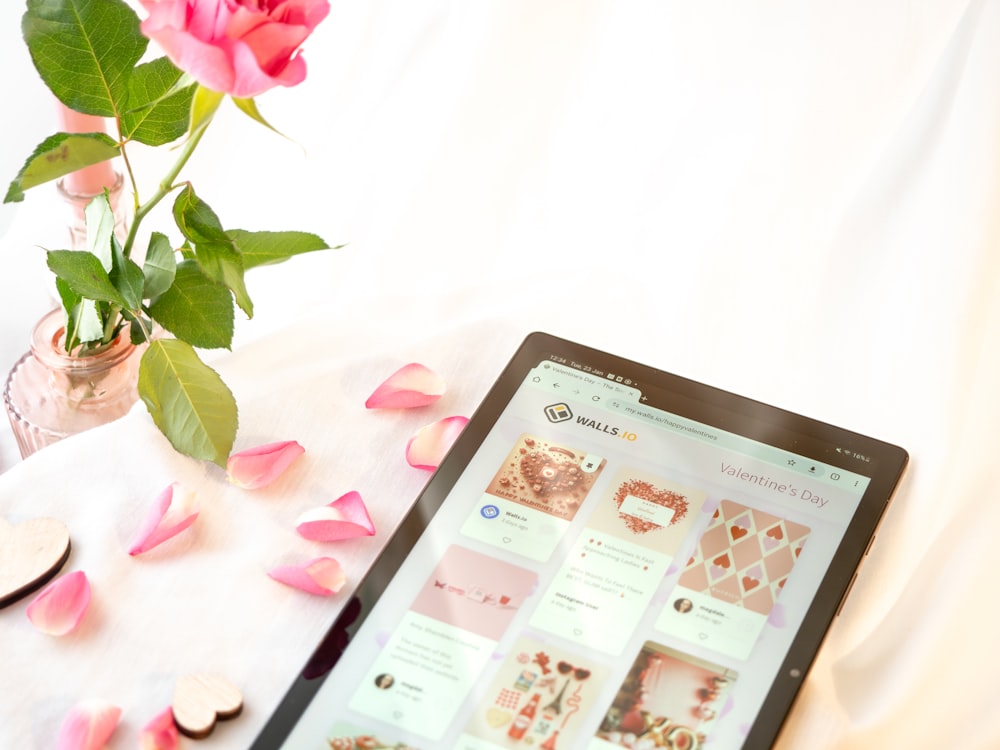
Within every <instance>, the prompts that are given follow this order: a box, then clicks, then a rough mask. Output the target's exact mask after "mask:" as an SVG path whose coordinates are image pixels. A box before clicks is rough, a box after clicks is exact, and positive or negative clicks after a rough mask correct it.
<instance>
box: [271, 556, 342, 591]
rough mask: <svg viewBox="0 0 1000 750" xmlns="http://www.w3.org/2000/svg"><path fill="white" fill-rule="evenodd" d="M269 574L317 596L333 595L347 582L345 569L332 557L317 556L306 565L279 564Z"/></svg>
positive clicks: (275, 578)
mask: <svg viewBox="0 0 1000 750" xmlns="http://www.w3.org/2000/svg"><path fill="white" fill-rule="evenodd" d="M267 574H268V575H269V576H271V578H273V579H274V580H276V581H281V582H282V583H284V584H287V585H289V586H294V587H295V588H297V589H302V590H303V591H308V592H309V593H310V594H316V595H317V596H331V595H333V594H336V593H337V592H338V591H340V589H341V588H343V586H344V584H345V583H346V582H347V576H346V575H344V569H343V568H341V567H340V563H339V562H337V561H336V560H334V559H333V558H332V557H317V558H315V559H313V560H310V561H309V562H307V563H305V564H304V565H278V566H277V567H274V568H271V569H270V570H269V571H268V572H267Z"/></svg>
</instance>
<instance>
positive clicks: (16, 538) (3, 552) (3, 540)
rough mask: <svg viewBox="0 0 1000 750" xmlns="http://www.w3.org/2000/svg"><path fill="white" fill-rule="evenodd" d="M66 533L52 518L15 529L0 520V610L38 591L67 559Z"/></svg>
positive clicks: (35, 520) (67, 542) (30, 522)
mask: <svg viewBox="0 0 1000 750" xmlns="http://www.w3.org/2000/svg"><path fill="white" fill-rule="evenodd" d="M69 550H70V543H69V530H68V529H67V528H66V524H64V523H63V522H62V521H57V520H56V519H54V518H33V519H31V520H30V521H25V522H24V523H21V524H18V525H17V526H14V525H12V524H10V523H8V522H7V521H6V520H5V519H3V518H0V608H3V607H6V606H7V605H8V604H13V603H14V602H16V601H17V600H18V599H21V598H23V597H25V596H27V595H28V594H30V593H31V592H32V591H35V590H36V589H38V588H41V587H42V586H44V585H45V584H46V583H48V582H49V580H50V579H51V578H52V577H53V576H54V575H55V574H56V573H58V572H59V569H60V568H62V566H63V565H64V564H65V563H66V560H68V559H69Z"/></svg>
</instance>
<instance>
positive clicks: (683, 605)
mask: <svg viewBox="0 0 1000 750" xmlns="http://www.w3.org/2000/svg"><path fill="white" fill-rule="evenodd" d="M674 609H676V610H677V611H678V612H680V613H681V614H684V613H685V612H690V611H691V610H692V609H694V604H692V603H691V600H690V599H685V598H683V597H681V598H680V599H677V600H676V601H674Z"/></svg>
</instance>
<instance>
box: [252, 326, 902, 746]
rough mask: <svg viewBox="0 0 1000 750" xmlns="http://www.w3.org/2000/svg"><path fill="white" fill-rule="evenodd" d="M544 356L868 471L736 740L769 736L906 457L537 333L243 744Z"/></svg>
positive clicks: (667, 406)
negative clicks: (624, 378)
mask: <svg viewBox="0 0 1000 750" xmlns="http://www.w3.org/2000/svg"><path fill="white" fill-rule="evenodd" d="M553 358H554V359H555V361H560V360H565V361H566V362H573V363H586V366H589V367H593V368H597V369H599V370H602V371H604V372H616V373H627V374H628V378H629V379H630V380H632V381H633V382H635V383H637V384H638V387H639V389H640V390H641V391H642V392H643V394H644V395H647V396H648V398H649V400H648V401H647V402H646V403H648V404H649V405H650V406H655V407H656V408H659V409H663V410H665V411H668V412H671V413H673V414H676V415H679V416H683V417H687V418H689V419H692V420H695V421H698V422H702V423H705V424H708V425H711V426H714V427H718V428H721V429H724V430H727V431H729V432H732V433H736V434H738V435H743V436H745V437H749V438H752V439H755V440H760V441H762V442H766V443H768V444H770V445H773V446H775V447H778V448H782V449H785V450H788V451H790V452H793V453H797V454H800V455H802V456H806V457H808V458H811V459H813V460H816V461H820V462H823V463H825V464H829V465H833V466H839V467H840V468H843V469H845V470H850V471H854V472H856V473H861V474H865V475H866V476H870V477H871V481H870V483H869V485H868V487H867V489H866V491H865V493H864V496H863V498H862V499H861V502H860V504H859V506H858V509H857V511H856V512H855V514H854V517H853V520H852V521H851V523H850V525H849V526H848V529H847V531H846V532H845V534H844V537H843V539H842V541H841V543H840V545H839V546H838V549H837V551H836V554H835V555H834V558H833V561H832V563H831V565H830V567H829V568H828V570H827V572H826V574H825V575H824V577H823V580H822V582H821V583H820V586H819V587H818V589H817V590H816V594H815V596H814V598H813V601H812V603H811V605H810V607H809V610H808V612H807V613H806V616H805V618H804V619H803V621H802V624H801V626H800V628H799V631H798V633H797V635H796V636H795V638H794V639H793V642H792V644H791V646H790V648H789V650H788V653H787V656H786V658H785V660H784V662H783V664H782V666H781V668H780V669H779V671H778V673H777V676H776V677H775V680H774V682H773V683H772V685H771V689H770V691H769V692H768V695H767V697H766V698H765V700H764V702H763V704H762V706H761V709H760V711H759V713H758V715H757V718H756V720H755V721H754V724H753V726H752V727H751V729H750V731H749V733H748V735H747V738H746V740H745V742H744V744H743V748H758V747H770V745H771V744H773V742H774V741H775V739H776V738H777V736H778V734H779V732H780V731H781V728H782V726H783V724H784V722H785V720H786V719H787V716H788V714H789V712H790V710H791V708H792V704H793V703H794V701H795V698H796V696H797V695H798V692H799V690H800V689H801V687H802V684H803V683H804V680H805V678H806V676H807V674H808V672H809V669H810V667H811V666H812V664H813V662H814V661H815V658H816V655H817V653H818V651H819V648H820V646H821V645H822V642H823V639H824V638H825V636H826V634H827V632H828V631H829V629H830V626H831V625H832V623H833V620H834V619H835V618H836V616H837V614H838V613H839V611H840V607H841V605H842V604H843V601H844V599H845V598H846V596H847V594H848V592H849V590H850V587H851V584H852V583H853V581H854V578H855V576H856V574H857V570H858V568H859V566H860V564H861V562H862V560H863V558H864V556H865V555H866V554H867V553H868V550H869V548H870V546H871V543H872V541H873V539H874V536H875V533H876V531H877V529H878V525H879V523H880V521H881V519H882V517H883V515H884V513H885V510H886V508H887V507H888V504H889V501H890V499H891V497H892V494H893V492H894V490H895V488H896V487H897V486H898V484H899V481H900V479H901V478H902V475H903V472H904V470H905V468H906V465H907V462H908V460H909V458H908V455H907V453H906V451H905V450H903V449H902V448H900V447H899V446H896V445H892V444H890V443H887V442H883V441H881V440H878V439H875V438H871V437H868V436H865V435H862V434H859V433H856V432H852V431H849V430H846V429H843V428H840V427H836V426H834V425H831V424H828V423H825V422H821V421H818V420H815V419H811V418H809V417H806V416H803V415H800V414H796V413H793V412H790V411H787V410H784V409H780V408H778V407H774V406H770V405H767V404H764V403H761V402H759V401H755V400H753V399H749V398H745V397H742V396H739V395H737V394H734V393H731V392H728V391H724V390H720V389H718V388H715V387H713V386H709V385H705V384H703V383H698V382H696V381H693V380H689V379H687V378H683V377H681V376H678V375H674V374H672V373H668V372H665V371H662V370H658V369H656V368H654V367H651V366H648V365H643V364H640V363H638V362H634V361H631V360H628V359H625V358H622V357H617V356H615V355H612V354H608V353H606V352H603V351H599V350H597V349H593V348H590V347H587V346H585V345H582V344H578V343H575V342H571V341H567V340H565V339H561V338H558V337H555V336H552V335H549V334H546V333H540V332H536V333H532V334H530V335H529V336H528V337H527V338H526V339H525V340H524V342H523V343H522V344H521V346H520V347H519V348H518V350H517V352H515V354H514V356H513V357H512V358H511V360H510V362H509V363H508V364H507V366H506V367H505V368H504V370H503V372H502V373H501V374H500V376H499V377H498V378H497V380H496V382H495V383H494V384H493V386H492V387H491V388H490V390H489V392H488V393H487V395H486V396H485V398H484V399H483V401H482V403H481V404H480V406H479V408H478V409H477V410H476V411H475V413H474V414H473V415H472V417H471V418H470V420H469V423H468V425H467V426H466V427H465V429H464V431H463V432H462V434H461V436H460V437H459V439H458V440H457V441H456V442H455V444H454V445H453V446H452V448H451V450H450V451H449V453H448V455H447V456H446V457H445V459H444V460H443V461H442V463H441V465H440V466H439V467H438V469H437V470H436V471H435V472H434V474H433V475H432V476H431V477H430V479H429V480H428V482H427V484H426V485H425V486H424V488H423V490H422V491H421V493H420V495H419V496H418V497H417V499H416V501H415V502H414V504H413V506H412V508H411V509H410V511H409V512H408V514H407V515H406V516H405V517H404V519H403V521H402V522H401V523H400V525H399V527H398V528H397V530H396V531H395V533H394V534H393V536H392V537H391V539H390V540H389V541H388V543H387V544H386V546H385V547H384V548H383V550H382V552H381V553H380V554H379V556H378V557H377V558H376V560H375V561H374V563H373V564H372V566H371V568H370V569H369V571H368V573H367V574H366V575H365V577H364V578H363V579H362V580H361V581H360V583H359V584H358V586H357V588H356V589H355V591H354V593H353V595H352V596H351V599H350V600H349V601H348V602H347V603H346V604H345V606H344V608H343V609H342V611H341V612H340V614H339V616H338V617H337V619H336V620H335V621H334V623H333V624H332V625H331V626H330V628H329V630H328V631H327V633H326V635H325V636H324V638H323V639H322V641H321V642H320V644H319V645H318V646H317V648H316V649H315V651H314V652H313V654H312V656H311V657H310V658H309V660H308V661H307V663H306V664H305V666H304V667H303V668H302V670H301V671H300V672H299V674H298V676H297V677H296V678H295V680H294V682H293V683H292V685H291V686H290V688H289V689H288V691H287V693H286V694H285V696H284V698H283V699H282V700H281V702H280V703H279V705H278V706H277V708H276V709H275V710H274V712H273V713H272V715H271V717H270V719H269V720H268V722H267V723H266V724H265V726H264V727H263V729H262V730H261V732H260V734H259V735H258V736H257V738H256V740H255V741H254V744H253V745H252V746H251V750H268V749H269V748H278V747H280V746H281V744H282V743H283V742H284V741H285V739H286V738H287V736H288V735H289V734H290V733H291V731H292V730H293V728H294V727H295V725H296V723H297V722H298V720H299V718H300V716H301V715H302V714H303V713H304V711H305V710H306V708H307V707H308V706H309V704H310V702H311V701H312V698H313V697H314V696H315V694H316V693H317V692H318V691H319V689H320V688H321V687H322V685H323V682H324V680H325V677H326V675H328V674H329V673H330V671H331V670H332V669H333V667H334V666H335V665H336V663H337V661H338V659H339V657H340V655H341V654H342V653H343V652H344V651H345V650H346V648H347V646H348V644H349V643H350V640H351V639H352V638H353V636H354V634H355V633H356V632H357V631H358V629H359V628H360V627H361V625H362V624H363V623H364V619H365V616H366V615H367V613H368V612H370V611H371V609H372V608H373V607H374V605H375V602H376V601H377V600H378V598H379V595H380V594H381V592H382V591H383V590H384V589H385V588H386V586H387V585H388V583H389V581H390V580H391V579H392V577H393V576H394V575H395V573H396V571H397V570H398V569H399V566H400V565H401V564H402V562H403V560H405V558H406V556H407V555H408V554H409V552H410V551H411V549H412V548H413V546H414V544H415V543H416V542H417V540H418V539H419V538H420V536H421V534H422V533H423V531H424V529H425V528H426V527H427V525H428V523H429V522H430V519H431V518H432V517H433V515H434V514H435V512H436V511H437V510H438V508H439V507H440V506H441V504H442V503H443V502H444V500H445V498H446V497H447V496H448V494H449V492H450V491H451V488H452V487H453V486H454V485H455V483H456V482H457V481H458V479H459V477H460V476H461V475H462V473H463V471H464V470H465V467H466V466H467V464H468V463H469V461H471V459H472V457H473V456H474V455H475V453H476V451H477V450H478V449H479V447H480V446H481V444H482V443H483V441H484V440H485V439H486V437H487V435H488V434H489V432H490V430H491V429H492V427H493V425H494V423H495V422H496V421H497V419H498V418H499V417H500V415H501V413H502V412H503V410H504V409H505V408H506V406H507V404H508V402H509V401H510V400H511V398H512V397H513V396H514V394H515V392H516V391H517V390H518V388H520V387H521V385H522V383H523V381H524V379H525V377H526V376H527V375H528V373H529V372H530V371H531V370H532V368H534V367H535V366H536V365H538V364H539V363H540V362H542V361H544V360H546V359H553Z"/></svg>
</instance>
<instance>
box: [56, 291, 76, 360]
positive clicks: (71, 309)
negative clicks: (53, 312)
mask: <svg viewBox="0 0 1000 750" xmlns="http://www.w3.org/2000/svg"><path fill="white" fill-rule="evenodd" d="M56 292H58V294H59V299H60V300H61V301H62V306H63V311H65V313H66V342H65V346H66V350H67V351H73V349H75V348H76V346H77V344H79V343H80V335H79V326H80V303H81V302H82V301H83V298H82V297H81V296H80V295H79V294H77V293H76V292H74V291H73V290H72V289H70V288H69V284H67V283H66V282H65V281H63V280H62V279H60V278H59V277H58V276H57V277H56Z"/></svg>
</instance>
